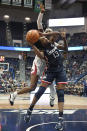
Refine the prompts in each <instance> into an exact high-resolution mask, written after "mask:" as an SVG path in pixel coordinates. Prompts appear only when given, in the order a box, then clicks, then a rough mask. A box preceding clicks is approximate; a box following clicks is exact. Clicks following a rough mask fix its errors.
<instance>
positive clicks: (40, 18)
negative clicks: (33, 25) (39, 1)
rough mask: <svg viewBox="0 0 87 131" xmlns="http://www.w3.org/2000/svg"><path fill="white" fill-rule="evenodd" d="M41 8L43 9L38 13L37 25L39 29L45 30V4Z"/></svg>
mask: <svg viewBox="0 0 87 131" xmlns="http://www.w3.org/2000/svg"><path fill="white" fill-rule="evenodd" d="M40 8H41V11H40V13H39V15H38V19H37V27H38V30H39V31H41V32H43V25H42V19H43V14H44V12H45V9H44V7H43V6H41V7H40Z"/></svg>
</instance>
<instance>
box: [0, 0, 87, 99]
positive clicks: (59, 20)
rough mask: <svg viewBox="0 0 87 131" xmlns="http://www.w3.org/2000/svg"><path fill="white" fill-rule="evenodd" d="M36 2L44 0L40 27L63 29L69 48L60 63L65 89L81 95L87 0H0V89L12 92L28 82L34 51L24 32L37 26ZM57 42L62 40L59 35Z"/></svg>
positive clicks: (86, 85)
mask: <svg viewBox="0 0 87 131" xmlns="http://www.w3.org/2000/svg"><path fill="white" fill-rule="evenodd" d="M40 4H44V7H45V10H46V11H45V14H44V17H43V27H44V29H46V28H47V27H50V28H52V29H53V30H56V31H65V32H66V38H67V43H68V46H69V52H68V56H67V58H66V60H65V61H64V66H65V68H66V71H67V78H68V82H69V85H68V87H66V89H65V93H66V94H68V95H70V94H71V95H77V96H83V97H85V96H87V76H86V75H87V0H0V93H9V92H12V91H14V90H16V89H20V88H23V87H26V86H27V85H29V83H30V71H31V66H32V62H33V59H34V57H35V54H34V52H33V50H32V48H31V47H30V46H29V45H28V43H27V42H26V39H25V36H26V32H27V31H28V30H30V29H37V23H36V21H37V17H38V14H39V12H40ZM57 42H59V43H62V39H61V38H59V39H58V40H57ZM80 78H81V79H80ZM74 82H75V85H74V84H73V83H74Z"/></svg>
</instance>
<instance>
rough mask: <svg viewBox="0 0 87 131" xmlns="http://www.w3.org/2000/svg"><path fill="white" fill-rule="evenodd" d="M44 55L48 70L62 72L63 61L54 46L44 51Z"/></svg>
mask: <svg viewBox="0 0 87 131" xmlns="http://www.w3.org/2000/svg"><path fill="white" fill-rule="evenodd" d="M44 55H45V56H46V57H47V59H48V70H49V71H53V72H58V71H62V70H63V59H62V56H61V53H60V51H59V50H58V48H57V47H56V46H55V45H54V44H50V46H49V47H48V48H46V49H45V51H44Z"/></svg>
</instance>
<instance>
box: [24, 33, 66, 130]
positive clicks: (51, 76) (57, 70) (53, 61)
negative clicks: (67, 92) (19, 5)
mask: <svg viewBox="0 0 87 131" xmlns="http://www.w3.org/2000/svg"><path fill="white" fill-rule="evenodd" d="M44 35H47V34H46V33H44ZM49 35H52V36H53V35H54V36H55V35H59V33H57V32H55V33H49ZM61 36H62V38H63V40H64V45H61V46H60V45H58V46H55V44H54V43H51V42H50V40H48V39H47V38H46V37H40V38H39V42H40V44H41V45H42V46H43V48H44V51H43V53H41V52H40V51H39V49H38V48H37V47H36V45H35V44H34V45H32V44H31V46H32V48H33V49H34V52H35V53H36V54H37V55H38V57H40V59H44V58H45V57H47V59H48V66H47V70H46V72H45V77H44V79H43V80H42V83H41V86H40V88H39V90H38V91H37V93H35V96H34V98H33V101H32V103H31V104H30V107H29V109H28V110H27V114H26V115H25V117H24V119H25V121H26V122H29V121H30V118H31V114H32V111H33V108H34V106H35V104H36V102H37V101H38V100H39V99H40V97H41V96H42V95H43V93H44V92H45V90H46V88H47V87H48V86H49V85H50V84H51V83H52V82H53V81H54V80H55V82H56V93H57V97H58V107H59V117H58V123H57V125H56V127H55V128H56V129H58V130H63V107H64V87H65V85H66V84H67V79H66V73H65V71H64V68H63V62H62V57H61V53H60V51H59V49H61V50H65V51H66V52H67V51H68V47H67V43H66V38H65V33H62V34H61ZM37 43H38V42H37Z"/></svg>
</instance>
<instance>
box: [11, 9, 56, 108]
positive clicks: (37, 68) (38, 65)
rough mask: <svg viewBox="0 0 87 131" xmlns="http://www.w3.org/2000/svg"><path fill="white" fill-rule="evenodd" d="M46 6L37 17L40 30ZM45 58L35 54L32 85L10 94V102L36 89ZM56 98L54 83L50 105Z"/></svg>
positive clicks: (52, 104)
mask: <svg viewBox="0 0 87 131" xmlns="http://www.w3.org/2000/svg"><path fill="white" fill-rule="evenodd" d="M44 11H45V10H44V8H43V7H42V9H41V12H40V13H39V16H38V19H37V26H38V30H39V31H43V26H42V19H43V14H44ZM50 31H52V30H51V29H47V30H46V32H50ZM37 46H39V49H40V51H41V50H43V48H42V47H40V45H39V43H38V44H37ZM45 66H46V64H45V60H42V59H40V58H39V57H38V56H37V55H36V56H35V59H34V61H33V65H32V69H31V79H30V87H25V88H23V89H21V90H19V91H15V92H14V93H12V94H10V104H11V105H13V104H14V100H15V98H16V96H17V95H20V94H24V93H28V92H31V91H34V90H35V88H36V87H37V82H38V79H39V77H40V76H41V75H42V73H43V71H44V68H45ZM54 100H55V88H54V85H53V84H52V85H50V106H51V107H53V106H54Z"/></svg>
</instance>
